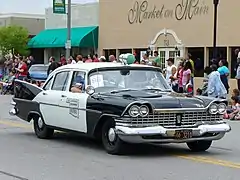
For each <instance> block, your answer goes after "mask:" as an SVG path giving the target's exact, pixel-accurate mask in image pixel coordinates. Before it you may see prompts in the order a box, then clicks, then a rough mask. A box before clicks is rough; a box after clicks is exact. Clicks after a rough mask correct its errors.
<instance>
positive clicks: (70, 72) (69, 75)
mask: <svg viewBox="0 0 240 180" xmlns="http://www.w3.org/2000/svg"><path fill="white" fill-rule="evenodd" d="M65 72H67V73H68V77H67V82H66V83H67V84H66V88H65V89H64V90H56V89H53V85H54V82H55V80H56V77H57V75H58V74H60V73H65ZM71 75H72V71H70V70H63V71H59V72H57V73H55V74H54V76H53V78H54V80H53V82H52V84H51V90H52V91H62V92H64V91H67V90H68V88H69V80H70V79H71Z"/></svg>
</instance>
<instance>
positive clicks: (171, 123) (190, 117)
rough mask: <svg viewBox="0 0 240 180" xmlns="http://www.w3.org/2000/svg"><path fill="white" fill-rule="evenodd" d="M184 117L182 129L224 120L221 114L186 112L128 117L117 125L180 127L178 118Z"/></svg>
mask: <svg viewBox="0 0 240 180" xmlns="http://www.w3.org/2000/svg"><path fill="white" fill-rule="evenodd" d="M178 114H181V115H182V120H181V126H180V127H182V126H183V127H192V126H194V125H196V124H197V123H202V122H205V123H211V122H216V121H220V120H222V116H221V115H219V114H215V115H213V114H209V113H208V112H185V113H157V114H150V115H148V116H147V117H144V118H143V117H136V118H132V117H130V116H128V115H126V116H124V117H122V118H119V119H116V120H115V121H116V124H117V125H120V126H128V127H147V126H163V127H179V126H177V124H176V116H177V115H178Z"/></svg>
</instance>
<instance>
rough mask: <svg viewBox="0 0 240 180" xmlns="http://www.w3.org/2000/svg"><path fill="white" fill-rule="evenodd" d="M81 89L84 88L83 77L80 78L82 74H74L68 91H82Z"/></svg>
mask: <svg viewBox="0 0 240 180" xmlns="http://www.w3.org/2000/svg"><path fill="white" fill-rule="evenodd" d="M83 89H84V79H83V78H82V76H76V78H75V80H74V81H73V85H72V87H71V89H70V91H71V92H73V93H82V92H83Z"/></svg>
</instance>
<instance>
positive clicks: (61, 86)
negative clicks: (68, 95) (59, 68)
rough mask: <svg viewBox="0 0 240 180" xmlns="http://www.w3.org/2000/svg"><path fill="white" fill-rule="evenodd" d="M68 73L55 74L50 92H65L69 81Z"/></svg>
mask: <svg viewBox="0 0 240 180" xmlns="http://www.w3.org/2000/svg"><path fill="white" fill-rule="evenodd" d="M69 73H70V72H69V71H64V72H60V73H57V74H56V75H55V78H54V82H53V86H52V90H56V91H65V90H66V88H67V83H68V79H69Z"/></svg>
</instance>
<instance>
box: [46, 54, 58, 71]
mask: <svg viewBox="0 0 240 180" xmlns="http://www.w3.org/2000/svg"><path fill="white" fill-rule="evenodd" d="M49 63H50V65H49V66H48V70H47V75H49V74H50V73H51V72H53V71H54V70H55V69H57V68H58V67H59V64H58V62H56V61H55V58H54V57H50V58H49Z"/></svg>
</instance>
